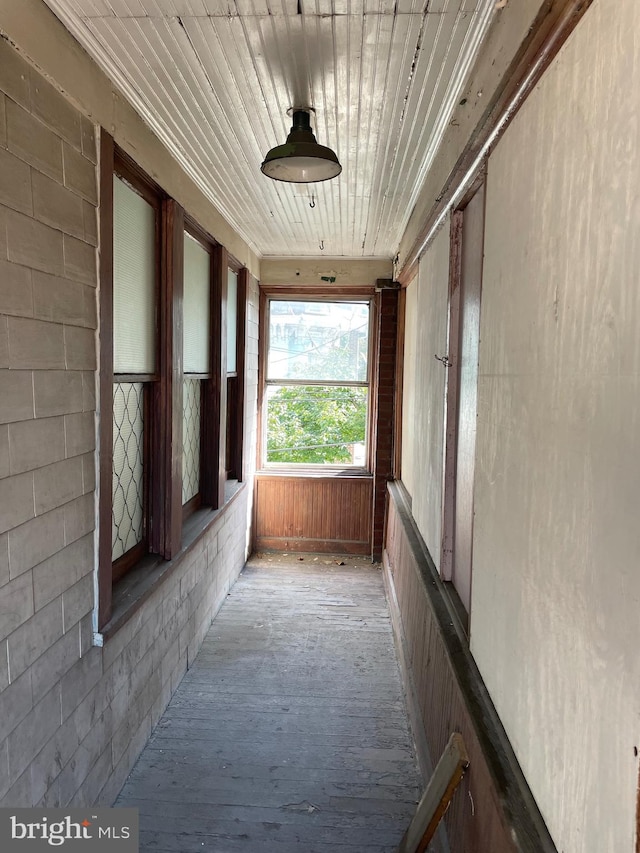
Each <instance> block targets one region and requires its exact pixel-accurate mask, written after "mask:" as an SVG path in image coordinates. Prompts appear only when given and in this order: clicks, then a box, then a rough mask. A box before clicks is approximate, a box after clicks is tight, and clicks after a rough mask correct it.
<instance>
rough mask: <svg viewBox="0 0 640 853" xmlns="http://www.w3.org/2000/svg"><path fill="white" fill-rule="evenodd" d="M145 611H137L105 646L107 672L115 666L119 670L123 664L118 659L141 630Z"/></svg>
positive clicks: (143, 609)
mask: <svg viewBox="0 0 640 853" xmlns="http://www.w3.org/2000/svg"><path fill="white" fill-rule="evenodd" d="M145 609H146V608H141V609H140V610H137V611H136V612H135V613H134V614H133V616H132V617H131V618H130V619H128V620H127V622H125V624H124V625H123V626H122V628H120V630H119V631H117V632H116V633H115V634H114V635H113V637H111V638H110V639H109V640H107V642H106V643H105V644H104V647H103V649H102V654H103V660H104V670H105V672H106V671H107V670H108V669H111V668H112V667H114V664H115V670H116V671H118V670H119V668H120V666H121V662H120V661H119V660H118V658H119V657H120V656H121V655H122V654H123V653H124V651H125V649H126V648H127V646H128V645H129V643H130V642H131V640H132V639H133V637H134V636H135V635H136V634H137V633H138V631H139V630H140V627H141V625H142V621H143V620H142V617H143V615H144V611H145Z"/></svg>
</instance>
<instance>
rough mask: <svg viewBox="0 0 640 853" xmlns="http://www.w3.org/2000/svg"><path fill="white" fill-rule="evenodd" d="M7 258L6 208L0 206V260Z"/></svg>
mask: <svg viewBox="0 0 640 853" xmlns="http://www.w3.org/2000/svg"><path fill="white" fill-rule="evenodd" d="M6 257H7V208H6V207H4V205H0V258H3V259H5V258H6Z"/></svg>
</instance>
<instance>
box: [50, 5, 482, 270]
mask: <svg viewBox="0 0 640 853" xmlns="http://www.w3.org/2000/svg"><path fill="white" fill-rule="evenodd" d="M46 2H47V4H48V5H49V6H50V7H51V9H52V10H53V11H54V12H57V13H59V15H60V17H61V19H62V20H63V23H65V24H66V25H67V26H69V28H70V29H71V31H72V32H73V34H74V35H75V36H76V37H77V38H79V40H80V41H81V43H82V44H83V46H84V47H85V48H86V49H87V50H88V52H89V53H90V54H91V55H92V56H93V57H94V58H95V59H96V61H97V62H98V64H99V65H100V66H101V67H102V68H103V69H104V70H105V72H106V73H107V75H108V76H109V77H111V79H112V80H113V82H114V83H115V84H116V85H117V86H119V87H120V88H121V89H122V90H123V94H124V95H125V97H127V99H128V100H130V101H131V103H132V104H133V106H134V107H135V108H136V109H137V110H138V111H139V112H140V114H141V115H142V117H143V118H144V119H145V120H146V121H147V122H148V123H149V124H150V126H151V127H152V128H153V129H154V130H155V131H156V133H157V134H158V135H159V136H160V138H161V139H162V141H163V142H164V143H165V145H167V147H168V148H169V150H170V151H171V152H172V154H173V155H174V156H176V157H177V158H178V160H179V161H180V162H181V163H182V165H183V167H184V168H185V170H186V171H187V172H188V174H189V175H190V177H192V178H193V180H194V181H195V182H196V183H197V184H198V185H199V186H200V188H201V189H202V190H203V192H204V193H205V195H206V196H207V198H209V199H210V200H211V201H212V202H213V203H214V204H215V205H216V206H217V207H218V209H219V210H220V212H221V213H222V214H223V216H224V217H225V218H226V219H227V220H228V221H229V223H230V224H231V225H232V226H233V228H234V229H235V230H236V231H237V232H238V233H239V235H240V236H241V237H243V238H244V240H245V241H246V242H247V243H248V244H249V245H250V246H251V247H253V248H255V249H256V251H257V252H258V253H259V254H261V255H263V256H279V257H282V256H296V257H298V256H305V255H307V256H317V255H318V254H319V253H322V252H324V253H326V254H327V255H329V254H330V255H333V256H346V257H363V256H381V257H391V256H393V255H394V254H395V251H396V250H397V247H398V243H399V240H400V237H401V235H402V232H403V230H404V227H405V225H406V222H407V220H408V218H409V215H410V213H411V209H412V208H413V205H414V204H415V201H416V199H417V196H418V193H419V190H420V187H421V186H422V184H423V182H424V179H425V176H426V174H427V170H428V167H429V164H430V162H431V160H432V158H433V155H434V153H435V151H436V150H437V146H438V143H439V141H440V139H441V137H442V133H443V131H444V129H445V128H446V126H447V123H448V122H449V120H450V117H451V111H452V109H453V106H454V105H455V103H456V99H457V98H458V97H459V94H460V91H461V90H462V87H463V84H464V82H465V78H466V76H467V74H468V72H469V68H470V65H471V62H472V61H473V58H474V56H475V55H476V53H477V49H478V46H479V43H480V40H481V37H482V35H483V33H484V32H485V31H486V27H487V25H488V22H489V20H490V17H491V14H492V12H493V7H494V0H430V2H429V3H427V2H426V0H300V3H298V0H46ZM425 6H426V8H427V11H426V12H425V11H424V7H425ZM299 9H300V10H301V14H300V13H299V11H298V10H299ZM293 106H297V107H303V106H310V107H313V108H314V110H315V114H314V116H313V124H314V128H315V133H316V137H317V139H318V142H320V143H321V144H322V145H328V146H330V147H332V148H333V149H334V150H335V151H336V153H337V154H338V157H339V159H340V162H341V164H342V167H343V171H342V174H341V175H340V176H339V177H338V178H336V179H334V180H332V181H327V182H325V183H321V184H315V185H308V186H305V185H292V184H282V183H278V182H274V181H271V180H270V179H269V178H266V177H265V176H264V175H262V173H261V172H260V163H261V162H262V159H263V157H264V155H265V154H266V152H267V150H268V149H269V148H271V147H273V146H274V145H279V144H282V143H283V142H284V141H285V139H286V136H287V133H288V131H289V128H290V126H291V119H290V117H289V116H288V115H287V109H289V108H290V107H293Z"/></svg>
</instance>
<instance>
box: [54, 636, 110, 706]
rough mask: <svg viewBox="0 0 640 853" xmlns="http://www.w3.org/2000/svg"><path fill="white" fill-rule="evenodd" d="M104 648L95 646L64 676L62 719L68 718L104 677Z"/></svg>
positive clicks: (62, 683)
mask: <svg viewBox="0 0 640 853" xmlns="http://www.w3.org/2000/svg"><path fill="white" fill-rule="evenodd" d="M102 671H103V670H102V649H100V648H98V647H97V646H94V647H93V648H92V649H90V650H89V652H88V654H86V655H85V656H84V657H82V658H80V660H79V661H78V662H77V663H76V664H74V666H73V667H72V668H71V669H70V670H69V672H67V674H66V675H65V676H63V678H62V682H61V685H62V719H63V720H66V719H67V717H68V716H69V715H70V714H72V713H73V712H74V711H75V710H76V708H77V707H78V705H79V704H80V703H81V702H82V700H83V699H84V698H85V696H86V695H87V693H89V692H90V691H91V689H92V688H94V687H95V686H96V684H98V682H99V681H100V679H101V678H102Z"/></svg>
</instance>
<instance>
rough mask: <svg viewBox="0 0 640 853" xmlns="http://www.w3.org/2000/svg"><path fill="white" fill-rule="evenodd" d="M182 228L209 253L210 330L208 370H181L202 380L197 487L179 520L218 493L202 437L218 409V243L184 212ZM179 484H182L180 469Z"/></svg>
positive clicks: (213, 459) (209, 449)
mask: <svg viewBox="0 0 640 853" xmlns="http://www.w3.org/2000/svg"><path fill="white" fill-rule="evenodd" d="M184 232H186V233H187V234H188V235H189V236H190V237H192V238H193V239H194V240H196V241H197V243H198V245H199V246H201V248H202V249H204V250H205V252H207V254H208V255H209V328H210V330H211V335H210V339H209V371H208V372H207V373H184V372H183V374H182V379H183V380H184V379H186V378H187V377H189V378H192V379H200V380H202V381H201V384H200V395H201V396H200V399H201V407H200V487H199V490H198V492H197V494H196V495H194V496H193V497H192V498H191V499H190V500H189V501H187V503H185V504H183V506H182V519H183V521H185V520H186V519H187V518H189V516H191V515H193V513H194V512H196V510H198V509H200V508H201V507H203V506H214V503H215V498H216V497H217V495H218V489H217V484H215V483H211V477H212V476H214V475H215V472H216V470H217V453H216V446H215V445H214V443H213V442H209V441H204V440H203V439H204V436H205V435H207V434H208V431H209V430H210V429H211V425H212V419H215V417H216V412H218V411H219V408H220V401H219V399H218V387H219V383H217V382H216V357H217V347H216V345H215V339H214V334H213V330H214V328H216V325H217V321H216V311H217V309H218V304H217V296H218V293H219V290H218V288H217V287H216V280H215V274H214V273H215V267H216V253H217V252H218V250H219V247H218V244H217V243H216V242H215V241H214V240H213V238H212V237H210V236H209V235H208V234H207V233H206V232H205V231H204V230H203V229H202V228H200V226H199V225H198V224H197V223H196V222H195V221H194V220H193V219H192V218H191V217H189V216H185V220H184V230H183V239H184ZM183 272H184V265H183ZM218 368H219V365H218ZM180 485H181V487H182V471H181V483H180Z"/></svg>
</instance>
